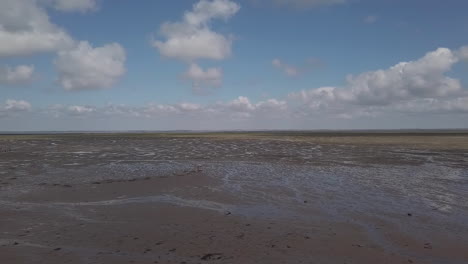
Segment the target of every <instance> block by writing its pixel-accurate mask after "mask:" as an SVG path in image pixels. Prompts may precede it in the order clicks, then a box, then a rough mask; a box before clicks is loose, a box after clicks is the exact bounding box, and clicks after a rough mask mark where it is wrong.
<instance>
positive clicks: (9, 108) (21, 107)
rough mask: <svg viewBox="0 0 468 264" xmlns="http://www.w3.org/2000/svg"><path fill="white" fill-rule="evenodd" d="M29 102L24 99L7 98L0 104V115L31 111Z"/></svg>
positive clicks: (6, 115) (5, 115)
mask: <svg viewBox="0 0 468 264" xmlns="http://www.w3.org/2000/svg"><path fill="white" fill-rule="evenodd" d="M31 108H32V106H31V104H30V103H29V102H27V101H24V100H13V99H8V100H6V101H5V103H4V104H3V105H2V104H0V117H8V116H11V115H16V114H19V113H21V112H28V111H31Z"/></svg>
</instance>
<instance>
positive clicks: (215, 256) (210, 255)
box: [200, 253, 223, 260]
mask: <svg viewBox="0 0 468 264" xmlns="http://www.w3.org/2000/svg"><path fill="white" fill-rule="evenodd" d="M222 256H223V254H221V253H208V254H205V255H203V256H202V257H201V258H200V259H201V260H212V259H221V257H222Z"/></svg>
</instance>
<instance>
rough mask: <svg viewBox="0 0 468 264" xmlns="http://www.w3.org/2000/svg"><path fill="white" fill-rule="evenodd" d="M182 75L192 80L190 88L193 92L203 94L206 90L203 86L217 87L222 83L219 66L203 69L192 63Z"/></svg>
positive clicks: (221, 73)
mask: <svg viewBox="0 0 468 264" xmlns="http://www.w3.org/2000/svg"><path fill="white" fill-rule="evenodd" d="M182 77H183V78H184V79H186V80H190V81H191V82H192V88H193V91H194V92H195V93H197V94H203V93H206V92H208V91H206V89H204V88H205V87H209V88H217V87H220V86H221V85H222V82H223V80H222V79H223V71H222V70H221V69H220V68H208V69H206V70H203V69H202V68H201V67H200V66H198V65H197V64H195V63H192V64H190V66H189V68H188V70H187V71H186V72H185V73H184V74H183V76H182Z"/></svg>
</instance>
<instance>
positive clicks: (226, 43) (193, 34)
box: [152, 0, 240, 61]
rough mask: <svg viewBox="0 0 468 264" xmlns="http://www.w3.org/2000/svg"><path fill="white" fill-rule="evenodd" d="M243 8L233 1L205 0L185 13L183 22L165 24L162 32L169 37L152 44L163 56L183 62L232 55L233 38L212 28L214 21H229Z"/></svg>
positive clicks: (161, 29) (218, 58)
mask: <svg viewBox="0 0 468 264" xmlns="http://www.w3.org/2000/svg"><path fill="white" fill-rule="evenodd" d="M239 9H240V6H239V5H238V4H236V3H234V2H231V1H229V0H213V1H207V0H201V1H200V2H198V3H197V4H195V5H194V6H193V10H192V11H190V12H186V13H185V14H184V18H183V20H182V21H181V22H175V23H172V22H166V23H164V24H163V25H162V26H161V28H160V33H161V35H162V36H164V37H165V38H166V40H165V41H161V40H154V41H153V42H152V45H153V46H154V47H155V48H157V49H158V50H159V52H160V54H161V55H163V56H165V57H170V58H175V59H179V60H183V61H193V60H196V59H212V60H221V59H225V58H227V57H229V56H230V55H231V45H232V39H231V38H230V37H229V36H224V35H222V34H219V33H216V32H214V31H212V30H211V28H210V21H211V20H213V19H224V20H227V19H229V18H230V17H231V16H233V15H234V14H235V13H237V12H238V11H239Z"/></svg>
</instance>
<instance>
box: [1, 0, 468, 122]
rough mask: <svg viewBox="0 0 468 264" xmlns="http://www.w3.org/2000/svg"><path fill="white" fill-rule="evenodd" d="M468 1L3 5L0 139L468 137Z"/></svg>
mask: <svg viewBox="0 0 468 264" xmlns="http://www.w3.org/2000/svg"><path fill="white" fill-rule="evenodd" d="M466 10H468V1H465V0H446V1H439V0H177V1H176V0H174V1H156V0H0V131H76V130H86V131H90V130H91V131H92V130H99V131H104V130H181V129H188V130H237V129H242V130H259V129H280V130H285V129H292V130H298V129H428V128H468V88H467V87H468V16H467V15H466Z"/></svg>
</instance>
